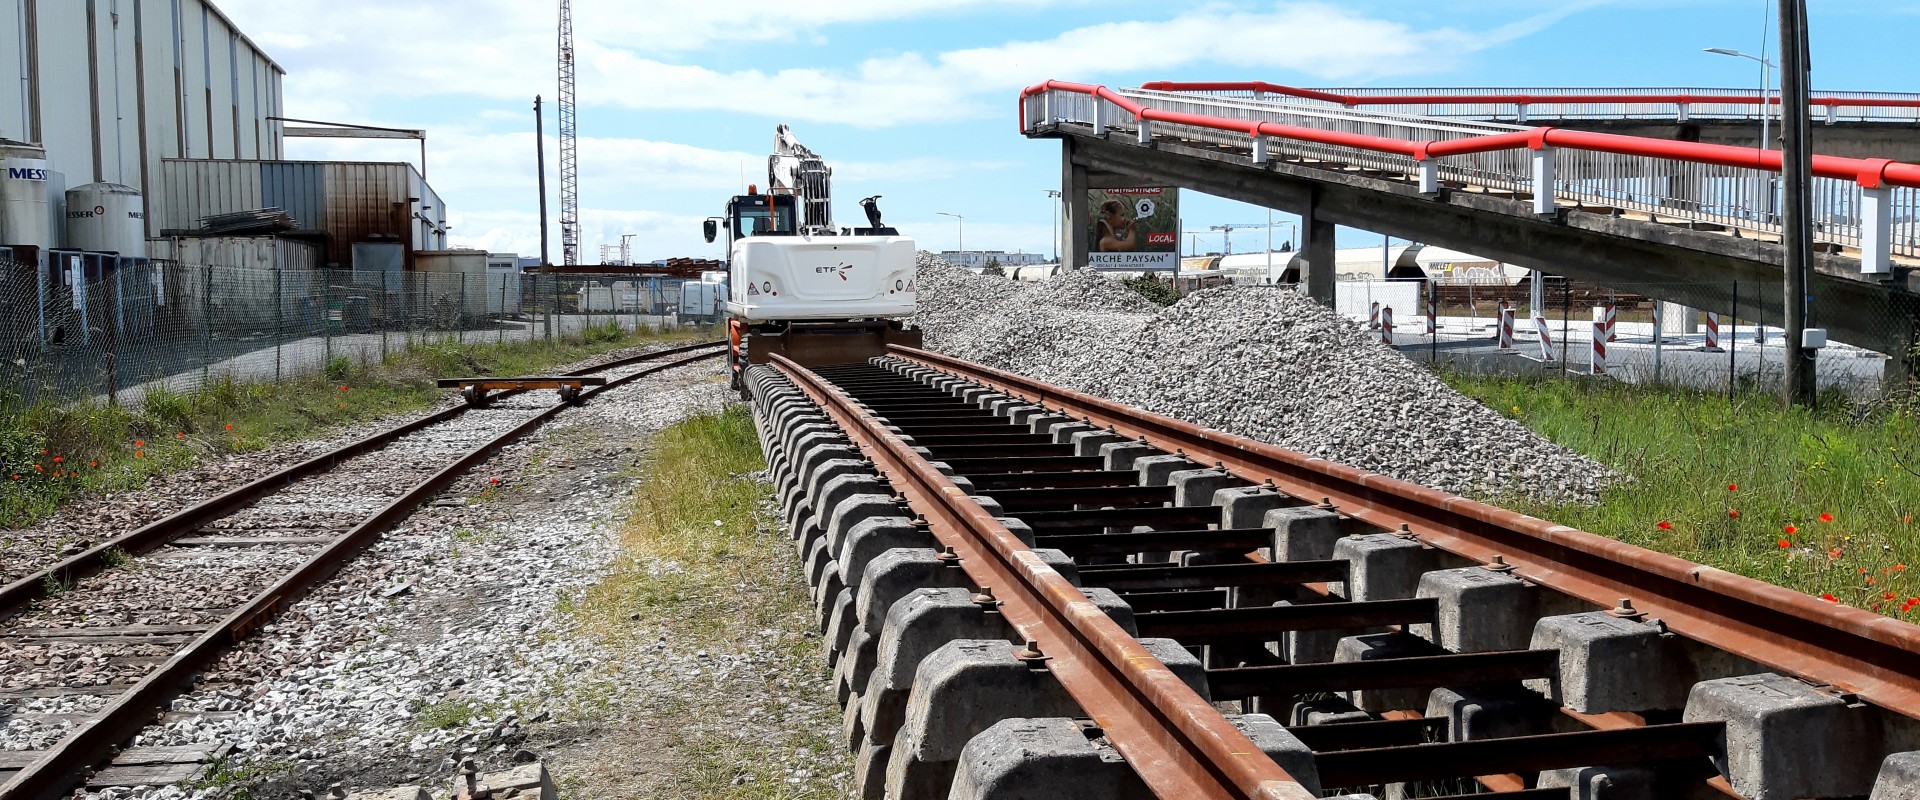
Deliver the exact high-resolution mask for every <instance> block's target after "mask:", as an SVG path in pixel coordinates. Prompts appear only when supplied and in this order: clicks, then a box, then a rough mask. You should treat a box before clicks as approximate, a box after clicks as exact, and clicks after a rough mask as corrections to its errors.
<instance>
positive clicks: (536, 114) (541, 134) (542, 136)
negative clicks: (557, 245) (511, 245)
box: [516, 94, 553, 272]
mask: <svg viewBox="0 0 1920 800" xmlns="http://www.w3.org/2000/svg"><path fill="white" fill-rule="evenodd" d="M533 158H534V168H535V169H536V170H538V171H539V173H540V267H541V271H542V272H545V271H547V267H550V266H552V265H553V262H552V261H549V260H548V256H547V126H546V123H544V122H542V121H541V119H540V95H537V94H536V95H534V96H533ZM516 269H517V267H516Z"/></svg>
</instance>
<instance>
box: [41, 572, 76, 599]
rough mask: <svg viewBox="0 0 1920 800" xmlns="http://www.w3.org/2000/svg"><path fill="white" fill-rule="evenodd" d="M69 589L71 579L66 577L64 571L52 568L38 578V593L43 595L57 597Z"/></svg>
mask: <svg viewBox="0 0 1920 800" xmlns="http://www.w3.org/2000/svg"><path fill="white" fill-rule="evenodd" d="M71 591H73V579H72V578H69V577H67V574H66V573H65V572H62V571H59V570H54V571H52V572H48V573H47V574H46V575H44V576H41V578H40V594H41V595H43V596H45V597H48V598H53V597H59V596H61V595H64V594H66V593H68V592H71Z"/></svg>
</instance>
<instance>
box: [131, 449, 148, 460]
mask: <svg viewBox="0 0 1920 800" xmlns="http://www.w3.org/2000/svg"><path fill="white" fill-rule="evenodd" d="M146 456H147V454H146V453H142V452H140V451H138V450H135V451H133V457H134V458H145V457H146Z"/></svg>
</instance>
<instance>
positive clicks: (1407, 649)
mask: <svg viewBox="0 0 1920 800" xmlns="http://www.w3.org/2000/svg"><path fill="white" fill-rule="evenodd" d="M1433 652H1434V647H1433V645H1432V644H1431V643H1429V642H1427V641H1426V640H1424V639H1421V638H1419V637H1417V636H1412V635H1409V634H1406V633H1370V634H1365V635H1362V636H1348V637H1345V638H1343V639H1341V640H1340V644H1339V645H1338V646H1337V647H1335V648H1334V653H1333V660H1334V661H1373V660H1376V659H1382V658H1406V657H1408V656H1423V655H1433ZM1340 694H1341V695H1342V696H1344V697H1345V698H1346V699H1347V702H1349V703H1352V704H1353V705H1354V707H1355V708H1359V709H1361V710H1364V711H1368V712H1371V713H1374V714H1380V713H1384V712H1388V711H1403V710H1419V709H1423V708H1426V707H1427V690H1425V689H1409V688H1393V689H1366V690H1361V691H1351V692H1341V693H1340Z"/></svg>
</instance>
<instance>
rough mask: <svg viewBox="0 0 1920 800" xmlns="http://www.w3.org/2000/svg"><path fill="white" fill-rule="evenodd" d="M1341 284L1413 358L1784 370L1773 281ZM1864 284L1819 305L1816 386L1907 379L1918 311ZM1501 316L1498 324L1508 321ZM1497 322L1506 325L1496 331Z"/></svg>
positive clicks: (1748, 373) (1892, 383)
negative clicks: (1842, 299) (1847, 303)
mask: <svg viewBox="0 0 1920 800" xmlns="http://www.w3.org/2000/svg"><path fill="white" fill-rule="evenodd" d="M1348 288H1349V291H1348V292H1344V293H1343V294H1345V295H1347V296H1351V297H1356V298H1369V297H1370V298H1372V299H1371V301H1366V302H1363V303H1348V304H1345V305H1343V307H1342V308H1341V311H1342V312H1343V313H1345V314H1346V315H1347V316H1348V317H1350V318H1353V319H1355V320H1356V321H1360V322H1361V323H1362V324H1365V325H1367V326H1368V327H1369V328H1370V329H1372V330H1376V331H1382V332H1383V337H1384V330H1383V329H1384V327H1385V325H1386V324H1387V318H1388V317H1391V322H1392V336H1391V342H1392V343H1393V344H1394V345H1395V346H1396V347H1398V348H1400V350H1401V351H1402V352H1404V353H1406V354H1407V355H1408V356H1409V357H1412V358H1415V359H1416V360H1420V361H1428V362H1432V363H1434V364H1436V365H1443V366H1447V367H1449V368H1453V369H1460V370H1463V371H1468V372H1477V373H1502V374H1520V375H1538V376H1545V377H1555V376H1562V377H1576V376H1578V377H1603V378H1605V379H1609V380H1620V381H1627V382H1631V383H1641V384H1656V383H1658V384H1668V385H1677V386H1687V387H1692V388H1695V389H1703V390H1709V391H1725V392H1729V393H1731V392H1734V391H1736V390H1738V389H1740V388H1742V387H1751V388H1756V389H1762V390H1775V389H1778V387H1779V386H1780V385H1781V382H1782V380H1783V373H1784V370H1785V368H1786V353H1787V348H1786V343H1787V342H1786V338H1785V335H1784V330H1783V328H1782V323H1783V320H1782V319H1781V318H1780V308H1781V302H1780V301H1781V287H1780V285H1779V284H1778V283H1761V282H1750V283H1743V282H1723V283H1705V282H1691V283H1659V284H1635V285H1620V286H1607V287H1602V286H1594V285H1590V284H1581V283H1575V282H1570V281H1565V280H1561V279H1558V278H1553V277H1549V278H1548V279H1547V280H1545V281H1543V282H1542V285H1541V287H1540V292H1539V293H1538V296H1537V299H1538V302H1537V303H1536V299H1535V298H1536V296H1535V293H1534V292H1533V291H1532V287H1531V286H1529V285H1528V284H1526V283H1525V282H1520V283H1515V284H1507V283H1494V284H1485V283H1482V284H1476V285H1464V284H1452V285H1449V284H1435V283H1428V282H1425V281H1417V280H1416V281H1381V282H1378V283H1375V284H1373V285H1372V286H1371V287H1366V286H1350V287H1348ZM1893 303H1894V301H1893V300H1889V299H1884V298H1880V299H1876V297H1875V295H1873V294H1871V293H1862V297H1861V299H1860V302H1858V303H1857V304H1852V305H1851V307H1849V308H1847V310H1846V313H1844V314H1842V313H1835V312H1833V311H1832V310H1831V309H1832V308H1833V306H1827V308H1828V309H1829V311H1828V312H1827V313H1826V314H1824V315H1823V314H1822V313H1821V312H1820V311H1819V310H1818V309H1819V306H1818V305H1817V304H1816V310H1815V311H1814V312H1813V315H1812V317H1811V318H1810V319H1809V320H1808V325H1809V327H1813V328H1821V329H1824V330H1825V331H1826V334H1827V343H1826V345H1825V346H1824V347H1821V348H1820V349H1819V350H1818V351H1817V356H1816V359H1815V374H1816V375H1817V382H1818V385H1819V387H1820V388H1821V389H1822V390H1823V391H1824V390H1829V389H1838V390H1842V391H1845V392H1847V393H1848V394H1851V395H1853V396H1856V397H1874V396H1878V395H1880V394H1882V393H1884V392H1886V391H1888V390H1890V389H1895V388H1900V387H1903V386H1904V385H1905V384H1906V376H1907V375H1908V373H1909V370H1910V368H1911V367H1910V363H1911V355H1910V351H1911V348H1912V343H1913V341H1914V325H1915V318H1916V314H1915V310H1913V309H1904V308H1899V307H1896V306H1895V305H1893ZM1503 320H1505V322H1504V323H1503ZM1503 327H1505V328H1506V330H1505V331H1504V332H1503Z"/></svg>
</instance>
